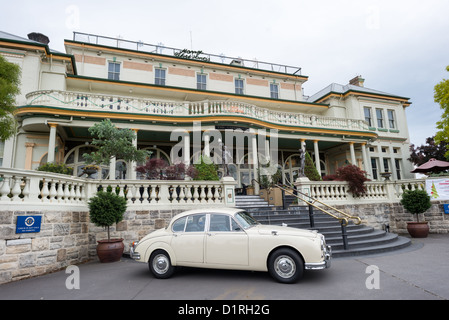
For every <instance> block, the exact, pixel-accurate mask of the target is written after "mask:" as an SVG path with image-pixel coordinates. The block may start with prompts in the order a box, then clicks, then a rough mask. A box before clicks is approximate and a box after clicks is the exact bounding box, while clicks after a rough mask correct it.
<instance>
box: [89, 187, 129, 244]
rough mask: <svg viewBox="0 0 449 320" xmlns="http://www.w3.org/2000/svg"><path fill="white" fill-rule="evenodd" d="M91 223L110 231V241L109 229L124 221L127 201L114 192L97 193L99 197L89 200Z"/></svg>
mask: <svg viewBox="0 0 449 320" xmlns="http://www.w3.org/2000/svg"><path fill="white" fill-rule="evenodd" d="M88 205H89V214H90V221H91V222H93V223H94V224H95V225H96V226H99V227H106V228H107V229H108V240H110V235H109V227H110V226H112V225H113V224H114V223H119V222H120V221H122V220H123V214H124V213H125V211H126V199H125V198H123V197H120V196H118V195H117V194H115V193H113V192H103V191H99V192H97V195H96V196H94V197H92V198H90V200H89V203H88Z"/></svg>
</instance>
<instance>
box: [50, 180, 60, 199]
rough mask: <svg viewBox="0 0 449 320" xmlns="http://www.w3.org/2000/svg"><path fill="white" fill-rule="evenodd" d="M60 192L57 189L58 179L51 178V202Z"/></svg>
mask: <svg viewBox="0 0 449 320" xmlns="http://www.w3.org/2000/svg"><path fill="white" fill-rule="evenodd" d="M57 195H58V193H57V191H56V181H55V180H53V179H52V180H50V194H49V197H50V202H54V201H55V200H57V199H55V198H56V197H57Z"/></svg>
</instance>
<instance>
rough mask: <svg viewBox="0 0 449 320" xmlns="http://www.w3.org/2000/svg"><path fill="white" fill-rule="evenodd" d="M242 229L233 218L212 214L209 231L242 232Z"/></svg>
mask: <svg viewBox="0 0 449 320" xmlns="http://www.w3.org/2000/svg"><path fill="white" fill-rule="evenodd" d="M240 230H241V228H240V226H239V225H238V223H237V222H235V221H234V219H232V217H230V216H228V215H225V214H212V215H211V216H210V226H209V231H224V232H226V231H240Z"/></svg>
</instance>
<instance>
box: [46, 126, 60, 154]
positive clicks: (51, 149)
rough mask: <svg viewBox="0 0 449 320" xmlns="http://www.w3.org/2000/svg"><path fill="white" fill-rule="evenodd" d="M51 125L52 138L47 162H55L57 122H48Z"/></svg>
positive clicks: (49, 140) (49, 143)
mask: <svg viewBox="0 0 449 320" xmlns="http://www.w3.org/2000/svg"><path fill="white" fill-rule="evenodd" d="M48 125H49V126H50V138H49V139H48V155H47V162H48V163H51V162H55V148H56V127H57V126H58V124H57V123H48Z"/></svg>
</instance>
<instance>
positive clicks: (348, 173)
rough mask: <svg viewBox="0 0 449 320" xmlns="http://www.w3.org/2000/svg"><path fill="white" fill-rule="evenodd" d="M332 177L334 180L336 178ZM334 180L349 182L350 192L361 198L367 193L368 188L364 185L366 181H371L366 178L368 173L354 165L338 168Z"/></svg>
mask: <svg viewBox="0 0 449 320" xmlns="http://www.w3.org/2000/svg"><path fill="white" fill-rule="evenodd" d="M331 177H332V178H333V177H334V176H333V175H332V176H331ZM326 179H327V178H326ZM334 180H336V181H347V182H348V185H349V192H351V193H352V194H353V195H354V196H355V197H360V196H361V195H363V194H365V193H366V186H365V185H364V184H365V181H369V179H368V178H367V177H366V171H363V170H362V169H360V168H359V167H357V166H356V165H353V164H350V165H347V166H344V167H341V168H338V169H337V172H336V174H335V179H334Z"/></svg>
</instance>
